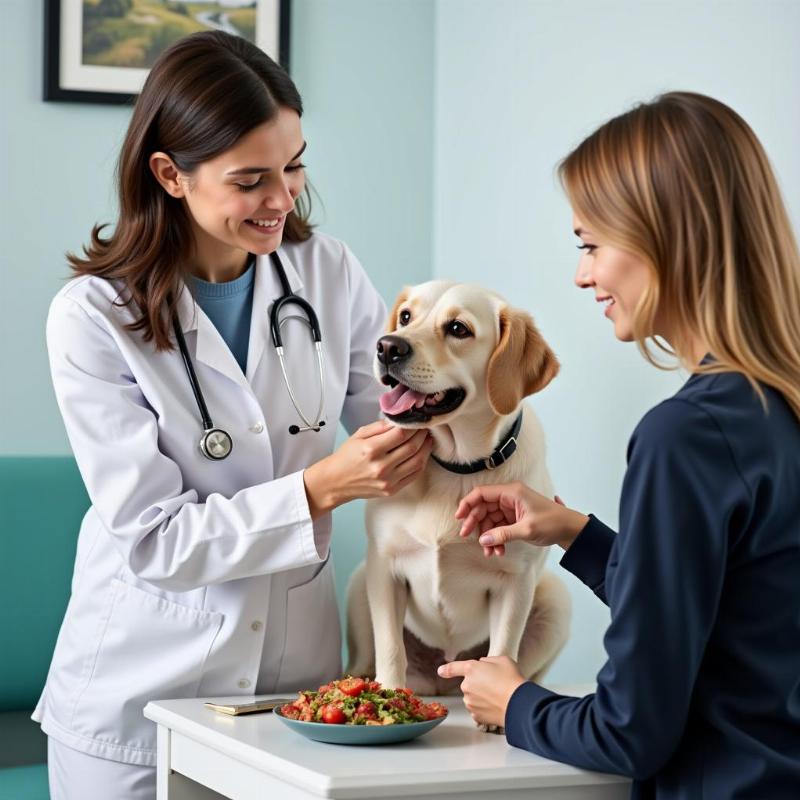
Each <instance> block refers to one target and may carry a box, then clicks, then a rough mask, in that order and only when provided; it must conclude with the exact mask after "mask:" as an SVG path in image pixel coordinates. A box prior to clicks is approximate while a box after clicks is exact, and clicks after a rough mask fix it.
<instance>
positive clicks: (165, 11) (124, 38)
mask: <svg viewBox="0 0 800 800" xmlns="http://www.w3.org/2000/svg"><path fill="white" fill-rule="evenodd" d="M44 2H45V20H44V23H45V24H44V27H45V30H44V62H45V63H44V99H45V100H66V101H72V102H89V103H132V102H133V100H134V99H135V98H136V95H137V94H138V93H139V92H140V91H141V88H142V85H143V84H144V81H145V78H146V77H147V73H148V71H149V69H150V67H152V65H153V63H154V61H155V60H156V58H158V56H159V54H160V53H161V52H163V51H164V50H165V49H166V48H167V47H169V46H170V45H171V44H172V43H173V42H174V41H176V40H177V39H180V38H181V37H182V36H186V35H187V34H190V33H194V32H195V31H203V30H213V29H217V30H223V31H227V32H228V33H233V34H236V35H238V36H243V37H244V38H245V39H248V40H249V41H251V42H254V43H255V44H257V45H258V46H259V47H260V48H261V49H262V50H263V51H264V52H265V53H267V54H268V55H269V56H271V57H272V58H274V59H275V60H277V61H280V63H281V64H283V66H284V67H286V68H287V69H288V67H289V4H290V0H44Z"/></svg>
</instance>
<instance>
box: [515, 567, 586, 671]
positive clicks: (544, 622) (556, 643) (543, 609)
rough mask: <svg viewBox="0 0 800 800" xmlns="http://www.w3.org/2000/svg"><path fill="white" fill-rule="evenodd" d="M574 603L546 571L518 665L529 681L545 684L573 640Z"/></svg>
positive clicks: (526, 628)
mask: <svg viewBox="0 0 800 800" xmlns="http://www.w3.org/2000/svg"><path fill="white" fill-rule="evenodd" d="M571 614H572V600H571V598H570V595H569V591H568V590H567V587H566V586H565V585H564V583H563V582H562V581H561V579H560V578H558V577H556V575H554V574H553V573H552V572H549V571H548V570H545V571H544V572H543V573H542V575H541V577H540V578H539V582H538V583H537V584H536V591H535V594H534V599H533V611H532V612H531V615H530V617H528V621H527V624H526V625H525V631H524V632H523V634H522V642H521V643H520V648H519V659H518V660H517V664H518V666H519V671H520V672H521V673H522V675H523V677H524V678H525V679H526V680H532V681H536V682H537V683H538V682H540V681H541V679H542V678H543V677H544V675H545V673H546V672H547V670H548V669H549V668H550V666H551V664H552V663H553V661H555V659H556V657H557V656H558V654H559V653H560V652H561V650H562V649H563V647H564V645H565V644H566V643H567V639H568V638H569V628H570V616H571Z"/></svg>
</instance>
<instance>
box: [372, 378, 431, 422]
mask: <svg viewBox="0 0 800 800" xmlns="http://www.w3.org/2000/svg"><path fill="white" fill-rule="evenodd" d="M425 397H426V395H424V394H422V393H421V392H415V391H414V390H413V389H409V388H408V386H403V384H402V383H398V384H397V386H395V387H394V389H392V390H391V391H390V392H386V394H382V395H381V411H383V413H384V414H391V415H392V416H395V415H396V414H402V413H403V412H404V411H408V410H409V409H411V408H414V406H416V405H419V404H420V403H424V402H425Z"/></svg>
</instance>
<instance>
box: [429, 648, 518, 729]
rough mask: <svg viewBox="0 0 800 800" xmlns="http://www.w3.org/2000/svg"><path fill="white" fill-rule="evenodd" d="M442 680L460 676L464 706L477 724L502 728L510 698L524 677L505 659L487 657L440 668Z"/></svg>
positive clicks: (514, 665) (512, 662)
mask: <svg viewBox="0 0 800 800" xmlns="http://www.w3.org/2000/svg"><path fill="white" fill-rule="evenodd" d="M438 671H439V675H441V676H442V677H443V678H455V677H458V676H463V678H464V680H463V681H461V691H462V692H463V693H464V705H465V706H466V708H467V711H469V713H470V714H471V715H472V719H474V720H475V722H477V723H478V724H480V725H498V726H503V725H505V724H506V723H505V719H506V708H507V707H508V701H509V700H511V695H512V694H514V692H515V691H516V689H517V687H518V686H521V685H522V684H523V683H525V678H523V677H522V675H521V674H520V671H519V669H518V668H517V662H516V661H513V660H512V659H510V658H508V656H486V657H484V658H482V659H481V660H480V661H451V662H450V663H449V664H442V665H441V666H440V667H439V670H438Z"/></svg>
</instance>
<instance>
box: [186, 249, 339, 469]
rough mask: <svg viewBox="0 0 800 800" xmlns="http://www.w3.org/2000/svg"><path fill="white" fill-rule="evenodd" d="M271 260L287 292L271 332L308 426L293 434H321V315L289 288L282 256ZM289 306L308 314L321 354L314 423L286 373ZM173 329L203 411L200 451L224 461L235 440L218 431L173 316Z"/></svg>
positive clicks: (274, 306) (320, 355)
mask: <svg viewBox="0 0 800 800" xmlns="http://www.w3.org/2000/svg"><path fill="white" fill-rule="evenodd" d="M270 260H271V261H272V263H273V265H274V266H275V270H276V272H277V273H278V278H279V279H280V282H281V288H282V289H283V295H282V296H281V297H279V298H278V299H277V300H275V302H274V303H273V304H272V309H271V310H270V332H271V335H272V343H273V345H274V346H275V351H276V352H277V354H278V360H279V362H280V365H281V372H282V373H283V381H284V383H285V384H286V389H287V390H288V392H289V398H290V400H291V401H292V405H293V406H294V409H295V411H296V412H297V414H298V415H299V417H300V419H302V421H303V423H304V427H300V426H298V425H291V426H289V433H291V434H296V433H300V432H302V431H316V432H319V431H320V429H321V428H322V427H323V426H324V425H325V421H324V420H323V419H322V414H323V411H324V409H325V361H324V354H323V350H322V334H321V332H320V327H319V320H318V319H317V314H316V312H315V311H314V308H313V307H312V305H311V303H309V302H308V301H307V300H304V299H303V298H302V297H298V296H297V295H296V294H294V292H292V289H291V286H290V285H289V280H288V278H287V277H286V270H284V268H283V264H282V263H281V260H280V256H279V255H278V253H277V252H272V253H270ZM288 305H296V306H298V308H300V309H301V310H302V311H303V312H305V316H306V319H305V320H303V321H304V322H306V323H307V324H308V326H309V328H310V329H311V335H312V338H313V340H314V348H315V350H316V352H317V364H318V367H319V385H320V401H319V408H318V409H317V414H316V422H311V420H309V419H308V417H306V415H305V414H304V413H303V411H302V409H301V408H300V404H299V403H298V401H297V398H296V397H295V394H294V391H293V390H292V386H291V384H290V382H289V376H288V374H287V372H286V363H285V361H284V350H283V339H282V337H281V324H282V323H281V318H280V312H281V310H282V309H283V308H284V306H288ZM300 319H302V317H300ZM172 327H173V329H174V331H175V338H176V340H177V342H178V349H179V350H180V353H181V358H182V359H183V365H184V367H185V368H186V374H187V375H188V377H189V383H190V385H191V387H192V393H193V394H194V399H195V402H196V403H197V408H198V410H199V411H200V416H201V418H202V422H203V436H202V438H201V439H200V451H201V452H202V453H203V455H204V456H205V457H206V458H208V459H211V460H212V461H221V460H223V459H225V458H227V457H228V456H229V455H230V453H231V450H232V449H233V439H232V438H231V436H230V434H229V433H227V432H226V431H224V430H222V429H221V428H215V427H214V423H213V421H212V419H211V414H210V413H209V411H208V406H207V405H206V401H205V398H204V396H203V391H202V389H201V388H200V381H199V380H198V378H197V373H196V372H195V369H194V364H192V359H191V358H190V357H189V349H188V348H187V346H186V339H185V338H184V335H183V331H182V330H181V326H180V323H179V321H178V317H177V315H173V318H172Z"/></svg>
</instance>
